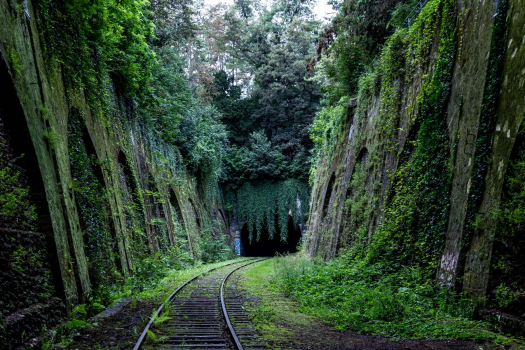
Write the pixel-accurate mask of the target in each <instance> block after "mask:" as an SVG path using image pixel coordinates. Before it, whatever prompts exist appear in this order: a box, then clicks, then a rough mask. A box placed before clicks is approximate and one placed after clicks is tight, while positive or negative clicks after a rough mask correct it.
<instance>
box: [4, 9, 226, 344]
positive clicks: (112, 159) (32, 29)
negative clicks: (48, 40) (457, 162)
mask: <svg viewBox="0 0 525 350" xmlns="http://www.w3.org/2000/svg"><path fill="white" fill-rule="evenodd" d="M24 3H26V2H20V1H15V0H2V1H0V23H2V27H3V28H2V31H1V33H0V52H1V56H2V64H3V65H4V62H5V67H2V68H3V69H4V71H5V73H6V74H4V75H3V78H5V79H6V80H5V81H4V80H2V85H4V84H6V85H8V84H12V85H13V86H14V91H15V94H14V96H12V97H8V96H7V95H5V96H0V98H1V99H4V98H12V99H14V100H15V102H16V103H18V104H19V105H20V107H21V115H19V116H18V118H19V120H22V121H23V123H24V125H25V126H26V127H27V129H28V131H27V134H26V135H23V134H21V133H20V131H19V130H13V131H11V135H7V136H6V139H7V138H9V137H11V138H21V137H22V138H24V140H23V142H24V143H25V144H26V145H27V146H28V147H30V148H31V149H32V150H33V153H34V163H33V165H34V166H33V168H32V169H31V171H32V176H36V177H37V179H38V181H40V183H41V188H36V189H34V190H33V189H32V187H31V186H32V183H31V181H29V183H28V182H27V181H26V180H25V179H24V177H23V176H20V178H16V179H14V180H13V182H14V185H13V186H15V187H17V189H15V190H13V188H14V187H13V186H11V187H10V188H8V189H6V190H5V191H4V188H2V191H3V193H2V194H1V195H2V196H4V195H5V194H6V193H9V191H11V192H16V193H18V195H19V197H20V196H22V197H23V196H24V195H26V196H29V197H31V198H30V200H29V201H28V202H27V203H32V202H31V200H33V197H34V198H35V199H34V200H35V201H38V200H40V201H41V202H42V201H43V203H45V208H44V209H42V208H43V207H44V206H42V205H41V206H37V210H36V215H35V217H34V218H33V219H34V225H33V226H32V227H18V226H16V225H14V226H13V225H8V224H7V221H6V220H3V219H2V220H0V224H1V225H0V229H1V230H2V231H1V232H2V233H1V234H2V240H1V241H2V242H4V244H3V245H2V246H1V247H0V255H1V257H2V260H1V261H2V264H4V265H6V266H7V265H9V266H10V267H9V268H7V267H6V269H7V270H6V271H9V272H6V273H8V274H11V275H12V276H14V275H15V274H19V276H18V277H17V278H16V279H12V278H13V277H12V276H11V275H9V276H11V277H6V278H7V279H12V280H11V283H12V286H11V287H10V289H11V288H12V289H11V292H12V293H13V295H19V296H25V295H27V294H29V295H27V297H26V298H25V299H24V301H21V302H13V300H11V299H10V298H9V296H8V293H4V288H6V285H5V284H4V283H2V287H1V288H2V295H3V296H5V298H4V297H3V296H2V298H3V299H1V300H0V303H1V304H2V306H0V312H1V313H2V320H0V325H1V327H0V329H2V331H1V332H0V339H2V337H3V338H4V339H5V338H6V337H10V338H13V339H15V338H16V341H19V340H21V339H22V332H25V333H24V337H29V336H31V335H35V334H36V333H37V332H39V328H38V327H34V324H35V320H36V319H35V318H34V317H37V316H35V315H36V314H37V313H28V315H33V316H27V317H24V318H19V317H18V318H17V317H13V316H12V315H14V314H16V313H17V312H20V311H21V310H22V309H27V308H30V309H31V308H34V307H36V305H37V304H38V305H41V308H42V310H48V311H49V317H48V320H47V321H48V322H43V323H41V325H43V324H47V325H48V326H50V325H52V324H53V323H56V322H57V320H58V319H57V317H56V312H57V310H58V313H59V314H61V315H64V311H65V310H66V309H67V310H71V309H72V308H73V307H74V306H75V305H77V304H78V303H82V302H85V300H86V298H87V297H88V296H89V295H90V293H92V292H93V291H94V290H97V289H99V288H101V286H103V285H107V284H111V283H113V282H115V281H116V280H122V279H123V278H125V277H126V276H129V275H130V274H132V273H133V271H134V269H135V263H136V261H137V259H141V258H144V257H146V256H152V255H154V254H157V253H159V254H167V253H169V252H170V251H171V250H173V249H175V248H174V247H176V246H177V240H178V239H181V238H180V237H178V236H177V234H179V236H180V233H181V232H184V234H185V235H187V237H184V240H185V241H186V240H187V243H186V246H185V247H186V249H187V250H188V251H189V253H190V254H191V255H193V256H194V257H196V258H199V257H200V254H201V252H200V245H199V241H200V239H201V232H202V231H203V230H204V229H205V227H206V229H209V228H215V229H214V230H215V232H216V235H219V234H220V232H227V231H228V224H227V222H225V220H224V218H223V217H222V216H220V215H219V216H218V215H217V213H218V212H219V210H223V209H222V204H221V202H220V200H219V199H218V196H214V197H213V196H212V197H211V198H210V197H209V196H208V197H207V199H206V200H204V199H203V198H204V197H203V196H204V194H203V192H204V191H202V190H201V189H200V184H199V183H198V180H197V179H196V178H194V177H193V176H192V175H190V174H189V173H188V172H187V171H186V169H185V167H184V165H183V164H182V160H181V156H180V153H179V152H178V150H177V149H174V148H171V147H167V146H166V145H165V144H164V143H163V142H162V141H161V140H160V139H159V137H158V136H156V135H154V134H153V133H151V132H150V131H148V130H147V129H145V128H144V126H143V125H142V124H141V122H140V118H136V116H134V115H131V112H130V108H129V106H128V105H126V101H123V100H122V98H121V97H119V96H117V95H116V94H115V93H114V89H113V87H112V86H111V84H107V86H106V88H107V90H106V91H105V94H106V95H107V96H108V99H107V101H109V102H108V105H107V106H104V108H103V111H104V113H102V112H101V109H100V108H95V109H92V108H90V106H89V104H88V102H87V101H86V99H85V97H84V96H85V94H84V91H83V90H82V89H80V88H75V87H72V86H74V84H71V83H70V81H69V78H68V77H67V76H64V75H63V74H62V72H63V70H62V69H61V65H60V63H59V62H57V61H55V60H53V59H52V58H51V59H50V58H49V57H46V56H45V52H44V49H43V43H42V38H41V36H40V33H41V28H39V27H38V25H39V24H38V21H37V20H36V18H37V16H36V14H35V12H34V7H33V4H32V2H30V1H27V9H26V8H25V6H24ZM108 81H110V80H109V79H108ZM2 132H3V131H2ZM2 140H4V137H3V138H2ZM1 147H2V154H3V155H6V156H5V157H7V158H5V157H4V158H5V159H7V160H8V158H9V157H12V155H9V154H10V153H9V152H8V151H5V150H7V149H8V148H9V145H8V144H7V143H6V142H4V141H2V144H1ZM3 161H4V160H2V162H3ZM6 164H7V163H6ZM4 165H5V164H4V163H2V169H1V171H4V169H6V167H5V166H4ZM22 170H23V171H21V173H23V172H24V171H27V170H28V169H25V170H24V169H22ZM35 170H36V171H35ZM11 175H12V174H11ZM6 176H7V175H6ZM27 188H29V190H27ZM37 190H39V191H40V192H38V191H37ZM24 191H26V192H27V193H26V192H24ZM38 195H40V197H38ZM37 197H38V198H37ZM2 198H3V197H2ZM19 199H20V200H22V199H23V198H19ZM28 208H29V207H28ZM28 208H25V209H27V210H26V212H27V213H26V212H23V211H19V213H22V214H23V215H22V216H24V215H25V216H27V217H28V218H25V219H24V220H26V221H30V218H29V217H31V216H32V215H33V214H32V211H31V210H29V209H30V208H29V209H28ZM223 211H224V210H223ZM21 220H22V219H21ZM217 220H218V221H217ZM22 221H23V220H22ZM15 226H16V227H15ZM22 226H23V225H22ZM181 228H182V229H181ZM9 229H10V230H13V229H16V230H19V231H24V232H21V233H20V232H18V231H9ZM6 230H7V231H6ZM46 235H47V236H46ZM46 242H48V243H49V244H48V245H47V246H46V244H45V243H46ZM43 247H47V248H46V249H44V248H43ZM20 249H22V250H23V251H24V252H26V253H27V252H33V253H34V254H33V255H35V259H37V258H38V259H37V260H39V261H41V263H38V264H36V266H33V267H31V269H32V270H31V271H28V272H27V273H25V274H23V273H18V272H16V268H13V267H12V266H14V265H13V261H15V262H16V261H18V260H16V259H20V257H19V255H20V254H19V253H20ZM31 256H32V255H31V253H29V254H26V258H27V259H33V258H31ZM15 265H16V264H15ZM23 265H24V266H25V265H26V264H23ZM34 269H36V270H35V271H33V270H34ZM38 269H40V270H42V271H40V270H38ZM37 270H38V271H37ZM2 273H4V268H2ZM37 275H38V276H37ZM4 277H5V276H3V277H2V278H4ZM35 278H37V279H44V280H42V281H41V280H38V281H36V280H34V279H35ZM28 284H31V285H33V287H32V288H27V285H28ZM47 284H49V285H50V287H49V288H48V289H46V285H47ZM41 289H45V290H46V291H44V292H43V291H41ZM57 297H58V298H59V299H57ZM6 298H7V299H6ZM4 299H5V300H4ZM56 300H59V302H58V304H61V303H62V309H60V308H58V307H57V301H56ZM60 300H61V301H60ZM6 305H10V306H9V307H8V308H6V307H4V306H6ZM46 305H48V306H46ZM49 305H51V306H49ZM39 307H40V306H39ZM31 310H33V309H31ZM22 313H23V312H22ZM45 317H46V316H44V318H45ZM6 320H7V321H6ZM15 321H16V323H9V322H15ZM37 323H38V322H37ZM10 325H13V327H14V328H13V329H15V328H16V332H18V333H19V334H15V335H13V334H10V333H9V331H8V330H9V329H11V328H9V327H11V326H10ZM24 325H33V326H32V327H29V326H27V327H25V326H24ZM15 326H16V327H15ZM24 327H25V328H24ZM2 332H6V333H3V334H2ZM16 332H15V333H16Z"/></svg>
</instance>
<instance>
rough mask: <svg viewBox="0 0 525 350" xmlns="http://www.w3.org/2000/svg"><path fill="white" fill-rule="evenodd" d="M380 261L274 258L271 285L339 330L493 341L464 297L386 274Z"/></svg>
mask: <svg viewBox="0 0 525 350" xmlns="http://www.w3.org/2000/svg"><path fill="white" fill-rule="evenodd" d="M385 267H386V266H384V265H382V264H381V263H379V264H374V265H371V266H367V265H366V264H364V263H362V262H359V261H356V260H354V259H353V258H352V257H349V256H348V255H347V254H342V255H341V256H340V257H338V258H336V259H333V260H332V261H330V262H329V263H323V262H320V261H309V260H308V259H306V258H305V257H300V256H288V257H281V258H277V260H276V262H275V272H276V273H275V276H274V282H275V283H276V285H277V287H278V288H279V289H280V290H281V291H282V292H284V293H285V294H286V295H287V296H290V297H292V298H294V299H296V300H297V301H298V302H300V304H301V306H302V310H303V311H306V312H308V313H311V314H313V315H316V316H321V317H322V318H323V319H325V320H326V321H328V322H329V323H330V324H332V325H333V326H335V327H336V329H339V330H345V329H351V330H353V331H357V332H366V333H371V334H375V335H382V336H387V337H389V338H391V339H406V338H411V339H425V338H426V339H428V338H437V339H439V338H441V339H450V338H470V339H483V338H487V337H488V338H490V337H495V336H494V335H491V334H490V333H488V332H486V331H487V330H491V326H490V325H489V324H487V323H485V322H481V321H473V320H472V316H473V313H474V304H473V303H472V301H471V300H469V299H466V298H465V297H464V296H463V295H458V294H457V293H455V292H451V291H450V290H448V289H439V288H437V287H436V286H434V285H433V284H430V283H425V284H422V283H421V277H422V276H421V275H420V271H419V270H417V269H412V268H407V269H405V270H403V271H398V272H393V271H392V270H390V273H387V274H385Z"/></svg>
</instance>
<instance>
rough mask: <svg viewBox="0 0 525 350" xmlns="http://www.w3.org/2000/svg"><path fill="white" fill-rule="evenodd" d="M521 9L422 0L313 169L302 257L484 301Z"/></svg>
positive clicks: (510, 130)
mask: <svg viewBox="0 0 525 350" xmlns="http://www.w3.org/2000/svg"><path fill="white" fill-rule="evenodd" d="M523 8H524V7H523V4H522V1H520V0H509V1H508V2H507V1H499V2H498V1H485V2H479V1H455V2H454V1H429V2H428V4H427V5H426V6H425V8H424V9H423V11H422V12H421V14H420V15H419V16H418V19H417V20H416V21H415V22H414V23H413V25H412V26H411V27H410V28H405V29H399V30H398V31H397V32H396V33H395V34H394V35H393V36H392V37H391V38H389V39H388V40H387V42H386V43H385V45H384V47H383V51H382V54H381V55H380V57H379V58H378V59H376V62H377V61H379V63H376V65H375V67H370V68H369V70H368V72H367V74H365V75H364V76H363V77H361V80H360V88H359V94H358V96H357V98H356V99H349V100H347V101H341V103H340V105H341V106H342V107H344V109H343V111H342V112H340V114H341V116H340V119H339V122H338V124H337V125H336V127H334V128H333V130H332V131H331V135H330V137H327V138H326V139H327V140H331V141H330V142H326V144H325V146H324V150H323V151H322V153H321V156H320V157H319V158H318V161H317V164H316V165H315V173H314V185H313V192H312V199H311V207H310V217H309V223H308V238H307V243H306V251H307V254H310V255H312V256H316V255H319V256H322V257H323V258H324V259H325V260H328V259H331V258H332V257H334V256H335V255H336V254H337V252H338V251H340V250H341V249H350V250H352V249H353V251H354V252H356V251H360V252H362V253H359V254H362V258H363V259H368V260H369V261H371V262H377V261H379V260H381V261H383V262H385V263H387V264H391V265H392V266H391V267H392V268H393V269H395V268H397V267H400V266H406V265H409V264H416V265H420V267H421V269H422V270H423V271H425V273H426V275H428V276H433V277H434V278H435V279H436V281H437V282H438V283H439V284H440V285H442V286H449V287H452V288H455V289H458V290H465V291H467V292H468V293H469V294H470V295H471V296H473V297H475V298H478V300H480V302H481V303H482V304H483V303H484V300H485V297H486V293H487V288H488V280H489V276H490V274H489V270H490V267H491V263H492V262H493V260H492V256H491V252H492V248H493V241H494V235H495V232H496V227H497V225H498V217H499V214H498V209H499V202H500V196H501V192H502V186H503V182H504V179H505V173H506V169H507V164H508V161H509V157H510V155H511V150H512V148H513V144H514V142H515V139H516V134H517V132H518V128H519V126H520V123H521V120H522V117H523V113H524V112H525V104H524V102H525V101H524V100H523V96H524V95H525V90H524V89H525V86H524V85H525V84H524V83H523V82H524V81H525V80H524V79H525V77H524V75H523V74H524V72H525V70H524V66H523V62H525V61H524V58H523V57H522V56H520V55H522V54H523V51H524V50H525V49H524V48H523V47H524V46H523V38H524V37H525V27H524V25H523V21H524V18H525V17H524V14H523V13H522V12H523ZM355 254H358V253H355Z"/></svg>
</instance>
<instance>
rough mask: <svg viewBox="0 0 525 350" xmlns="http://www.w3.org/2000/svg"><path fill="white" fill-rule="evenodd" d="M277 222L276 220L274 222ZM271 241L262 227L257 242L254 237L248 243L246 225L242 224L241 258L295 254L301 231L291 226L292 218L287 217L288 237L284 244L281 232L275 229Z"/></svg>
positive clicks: (248, 237) (248, 235)
mask: <svg viewBox="0 0 525 350" xmlns="http://www.w3.org/2000/svg"><path fill="white" fill-rule="evenodd" d="M276 222H277V220H276ZM275 231H276V232H275V234H274V236H273V239H270V237H269V236H268V229H267V228H266V227H263V228H262V230H261V238H260V239H259V241H256V239H255V232H254V237H253V239H252V241H251V243H250V234H249V232H248V225H247V224H244V225H243V227H242V229H241V256H275V254H277V253H279V254H285V253H295V252H297V245H298V244H299V242H300V241H301V238H302V235H301V229H300V228H299V227H298V226H297V227H295V226H294V224H293V220H292V217H291V216H289V217H288V237H287V239H286V242H283V241H281V230H280V229H279V227H277V228H276V230H275Z"/></svg>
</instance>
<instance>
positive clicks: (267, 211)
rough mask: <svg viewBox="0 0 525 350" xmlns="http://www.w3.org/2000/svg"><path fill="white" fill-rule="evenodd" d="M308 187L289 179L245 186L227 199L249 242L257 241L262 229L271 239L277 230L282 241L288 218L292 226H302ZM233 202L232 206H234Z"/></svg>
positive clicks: (285, 234) (284, 236) (255, 182)
mask: <svg viewBox="0 0 525 350" xmlns="http://www.w3.org/2000/svg"><path fill="white" fill-rule="evenodd" d="M309 195H310V193H309V187H308V185H307V184H306V183H304V182H301V181H298V180H294V179H288V180H283V181H278V182H272V181H268V180H266V181H252V182H246V183H245V184H244V185H242V186H241V187H240V188H239V189H238V190H237V191H236V192H235V197H234V196H233V195H231V196H230V197H229V199H230V201H232V202H230V203H227V204H229V208H233V206H234V205H237V217H238V220H239V222H242V223H244V222H246V223H247V225H248V232H249V234H250V240H252V239H253V238H254V233H256V236H255V239H256V240H257V241H258V240H259V239H260V237H261V231H262V229H263V227H266V228H267V229H268V236H269V238H270V239H272V238H273V236H274V234H275V232H276V229H277V228H279V229H280V234H281V237H280V238H281V240H283V241H286V238H287V235H288V232H287V230H288V218H289V217H290V216H291V217H292V219H293V223H294V225H296V226H297V225H299V224H302V223H303V222H304V215H305V214H306V205H307V203H308V199H309ZM233 201H234V202H233Z"/></svg>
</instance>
